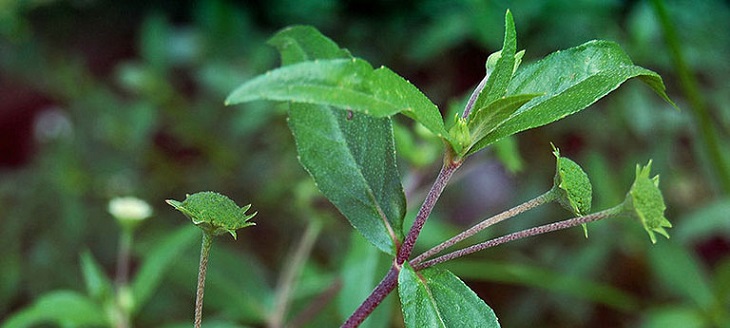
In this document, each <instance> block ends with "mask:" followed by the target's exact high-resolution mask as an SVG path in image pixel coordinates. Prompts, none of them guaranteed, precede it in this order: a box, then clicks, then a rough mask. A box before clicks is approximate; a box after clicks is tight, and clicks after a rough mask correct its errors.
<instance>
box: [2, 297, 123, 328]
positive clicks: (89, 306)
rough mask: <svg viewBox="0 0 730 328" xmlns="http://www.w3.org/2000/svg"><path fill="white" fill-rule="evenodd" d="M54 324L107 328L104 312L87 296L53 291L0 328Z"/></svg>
mask: <svg viewBox="0 0 730 328" xmlns="http://www.w3.org/2000/svg"><path fill="white" fill-rule="evenodd" d="M43 323H53V324H55V325H56V326H61V327H99V326H109V325H110V323H109V322H108V321H107V318H106V315H105V314H104V310H103V309H102V308H101V307H100V306H99V305H98V304H96V303H95V302H93V301H92V300H91V299H89V298H88V297H86V296H84V295H81V294H79V293H77V292H74V291H54V292H51V293H48V294H45V295H43V296H41V297H40V298H39V299H37V300H36V301H35V302H34V303H33V304H32V305H31V306H29V307H27V308H24V309H22V310H20V311H18V312H16V313H15V314H14V315H12V316H11V317H10V318H8V319H7V320H6V321H5V322H4V323H3V325H2V328H23V327H37V326H38V325H41V324H43Z"/></svg>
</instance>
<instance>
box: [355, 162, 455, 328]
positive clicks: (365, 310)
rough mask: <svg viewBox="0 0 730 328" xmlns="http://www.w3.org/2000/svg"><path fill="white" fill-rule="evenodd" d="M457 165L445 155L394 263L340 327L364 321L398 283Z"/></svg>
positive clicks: (356, 325) (356, 324)
mask: <svg viewBox="0 0 730 328" xmlns="http://www.w3.org/2000/svg"><path fill="white" fill-rule="evenodd" d="M459 166H461V161H452V160H450V157H448V156H447V159H446V160H445V161H444V166H443V167H442V168H441V171H440V172H439V175H438V177H436V181H434V183H433V186H431V190H429V192H428V195H426V199H425V200H424V201H423V205H421V208H420V209H419V210H418V214H416V219H415V221H414V222H413V225H412V226H411V229H410V230H409V231H408V234H407V235H406V238H405V239H404V240H403V244H402V245H401V247H400V248H399V249H398V254H397V256H396V259H395V263H394V264H393V266H392V267H391V268H390V270H389V271H388V274H386V275H385V277H384V278H383V280H381V281H380V283H379V284H378V286H376V287H375V289H374V290H373V292H372V293H370V296H368V298H366V299H365V301H363V302H362V304H360V306H359V307H358V308H357V310H355V312H354V313H353V314H352V315H351V316H350V317H349V318H348V319H347V321H345V323H344V324H342V326H341V327H343V328H353V327H358V326H359V325H360V324H361V323H362V322H363V321H365V319H366V318H367V317H368V316H369V315H370V313H372V312H373V311H374V310H375V308H376V307H377V306H378V305H379V304H380V303H381V302H382V301H383V299H385V297H386V296H388V294H390V292H392V291H393V289H395V286H396V285H397V283H398V273H399V272H400V267H401V265H402V264H403V263H405V262H406V261H407V260H408V257H410V256H411V253H412V252H413V246H415V245H416V239H418V235H419V234H420V233H421V230H422V229H423V225H424V224H426V219H428V216H429V215H430V214H431V210H433V207H434V206H435V205H436V201H437V200H438V198H439V197H440V196H441V193H442V192H443V191H444V188H445V187H446V184H447V183H448V182H449V179H450V178H451V176H452V175H453V174H454V172H455V171H456V169H458V168H459Z"/></svg>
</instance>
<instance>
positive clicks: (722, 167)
mask: <svg viewBox="0 0 730 328" xmlns="http://www.w3.org/2000/svg"><path fill="white" fill-rule="evenodd" d="M652 4H653V5H654V11H655V12H656V15H657V17H658V18H659V23H660V24H661V26H662V29H663V30H664V38H665V40H666V42H667V46H668V47H669V54H670V55H671V57H672V62H673V63H674V68H675V70H676V71H677V74H678V75H679V85H680V87H681V88H682V92H683V93H684V96H685V97H687V101H688V102H689V105H690V108H691V109H692V113H693V114H694V119H695V122H697V125H698V126H697V130H698V133H699V135H700V137H701V140H702V144H703V147H702V146H701V147H700V148H704V151H705V152H706V153H707V155H708V157H709V159H710V166H711V167H712V170H713V171H714V173H715V175H716V178H713V179H710V180H711V181H712V180H714V181H717V182H718V183H719V184H720V187H721V189H722V192H723V193H724V194H728V193H730V163H728V159H727V158H726V157H725V155H724V152H723V149H722V146H721V145H720V142H719V138H718V131H717V128H716V126H715V124H714V120H713V119H712V116H711V115H710V112H709V110H708V109H707V106H706V104H705V100H704V98H703V97H702V93H701V92H700V88H699V86H698V85H699V83H698V82H697V78H696V77H695V76H694V74H692V71H691V70H690V68H689V67H688V65H687V61H686V60H685V59H684V53H683V52H682V45H681V44H680V40H679V37H678V36H677V31H676V30H675V28H674V24H672V21H671V19H670V17H669V13H668V12H667V8H666V6H665V5H664V1H662V0H653V1H652ZM697 144H700V142H697Z"/></svg>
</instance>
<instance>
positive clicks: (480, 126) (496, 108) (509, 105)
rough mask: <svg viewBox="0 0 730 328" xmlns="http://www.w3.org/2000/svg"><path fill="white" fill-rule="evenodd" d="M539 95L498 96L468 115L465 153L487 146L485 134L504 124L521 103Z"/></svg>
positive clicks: (471, 152)
mask: <svg viewBox="0 0 730 328" xmlns="http://www.w3.org/2000/svg"><path fill="white" fill-rule="evenodd" d="M537 96H540V95H538V94H522V95H516V96H508V97H504V98H499V99H497V100H495V101H493V102H491V103H490V104H488V105H487V106H486V107H484V108H480V109H479V110H477V111H476V112H475V113H474V114H472V115H471V116H470V117H469V123H468V126H469V131H470V132H471V140H472V142H471V145H469V146H468V147H466V152H465V153H466V154H467V155H469V154H473V153H475V152H477V151H479V150H481V149H483V148H484V147H486V146H488V145H489V143H487V142H486V136H488V135H489V134H490V133H492V131H494V130H495V129H497V128H498V127H500V126H501V125H502V124H504V123H505V122H506V121H507V119H508V118H509V117H510V116H511V115H512V114H513V113H514V112H515V111H517V110H518V109H519V108H520V107H522V105H524V104H525V103H527V102H528V101H530V100H532V99H533V98H535V97H537Z"/></svg>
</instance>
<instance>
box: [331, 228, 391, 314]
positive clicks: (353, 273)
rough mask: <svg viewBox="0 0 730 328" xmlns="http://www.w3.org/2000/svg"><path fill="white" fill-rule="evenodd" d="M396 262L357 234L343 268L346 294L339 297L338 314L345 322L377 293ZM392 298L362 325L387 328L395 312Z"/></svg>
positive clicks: (351, 242)
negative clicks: (378, 287)
mask: <svg viewBox="0 0 730 328" xmlns="http://www.w3.org/2000/svg"><path fill="white" fill-rule="evenodd" d="M391 263H392V260H390V257H389V256H385V255H384V254H383V253H381V252H379V251H378V250H377V249H376V248H373V247H370V244H369V243H368V242H367V241H366V240H365V239H363V238H362V236H360V235H359V234H357V233H352V234H351V237H350V249H349V250H348V252H347V255H345V262H344V263H343V265H342V290H340V293H339V295H338V297H337V298H338V308H337V309H338V311H339V314H340V316H341V317H342V318H343V320H345V319H346V318H347V317H349V316H350V315H351V314H352V313H353V312H354V311H355V309H357V307H358V306H360V303H362V301H363V300H364V299H366V298H367V297H368V296H369V295H370V293H371V292H372V291H373V289H375V286H377V284H378V283H379V281H378V279H380V278H381V277H382V276H383V274H384V272H387V270H388V268H389V267H390V264H391ZM391 300H392V298H388V299H386V300H384V302H387V303H388V304H381V305H380V306H378V307H377V308H376V309H375V311H374V312H373V314H372V315H370V316H368V318H367V319H365V321H364V322H363V323H362V324H361V325H360V327H363V328H374V327H387V326H388V322H389V321H390V317H391V315H390V312H392V311H391V310H392V306H390V305H391V304H390V303H391Z"/></svg>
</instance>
